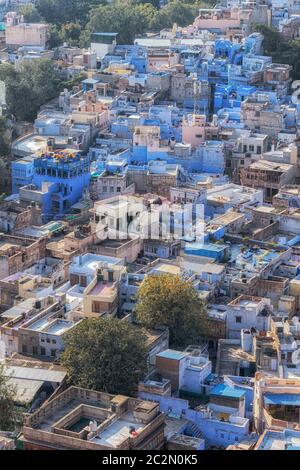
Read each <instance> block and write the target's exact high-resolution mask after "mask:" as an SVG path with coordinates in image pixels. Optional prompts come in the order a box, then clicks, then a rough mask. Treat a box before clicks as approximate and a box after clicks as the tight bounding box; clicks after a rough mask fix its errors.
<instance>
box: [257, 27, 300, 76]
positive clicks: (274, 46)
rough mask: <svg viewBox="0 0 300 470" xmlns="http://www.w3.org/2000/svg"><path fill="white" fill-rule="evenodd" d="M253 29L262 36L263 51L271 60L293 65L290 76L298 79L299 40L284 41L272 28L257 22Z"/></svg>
mask: <svg viewBox="0 0 300 470" xmlns="http://www.w3.org/2000/svg"><path fill="white" fill-rule="evenodd" d="M254 29H255V31H258V32H260V33H261V34H262V35H263V36H264V42H263V46H264V51H265V54H266V55H269V56H271V57H272V60H273V62H277V63H281V64H288V65H291V66H292V67H293V70H292V74H291V75H292V78H293V79H294V80H299V79H300V40H299V39H296V40H290V41H286V40H285V39H284V38H283V37H282V36H281V34H280V33H279V32H278V31H277V30H275V29H274V28H270V27H269V26H266V25H262V24H257V25H255V27H254Z"/></svg>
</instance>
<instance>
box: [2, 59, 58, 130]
mask: <svg viewBox="0 0 300 470" xmlns="http://www.w3.org/2000/svg"><path fill="white" fill-rule="evenodd" d="M0 80H3V81H4V83H5V85H6V102H7V106H8V110H9V112H10V113H11V114H12V115H14V116H15V117H16V118H17V119H18V120H26V121H32V120H33V119H34V118H35V117H36V113H37V111H38V110H39V108H40V106H41V105H42V104H44V103H46V102H47V101H49V100H51V99H53V98H54V97H55V96H56V95H57V93H58V92H59V90H60V87H61V84H62V83H61V80H60V79H59V77H58V74H57V71H56V69H55V67H54V64H53V62H52V61H51V60H48V59H39V60H35V61H32V62H27V63H26V62H25V63H24V64H22V65H21V66H20V68H18V70H16V69H15V68H14V67H13V66H12V65H9V64H1V65H0Z"/></svg>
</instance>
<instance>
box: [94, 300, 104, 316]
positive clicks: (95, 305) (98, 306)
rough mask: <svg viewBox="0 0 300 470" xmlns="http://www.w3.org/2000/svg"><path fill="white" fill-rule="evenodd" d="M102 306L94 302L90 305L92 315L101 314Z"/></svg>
mask: <svg viewBox="0 0 300 470" xmlns="http://www.w3.org/2000/svg"><path fill="white" fill-rule="evenodd" d="M101 307H102V304H101V302H97V301H94V302H93V305H92V311H93V312H94V313H101V312H102V308H101Z"/></svg>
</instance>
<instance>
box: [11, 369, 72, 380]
mask: <svg viewBox="0 0 300 470" xmlns="http://www.w3.org/2000/svg"><path fill="white" fill-rule="evenodd" d="M4 374H5V375H7V376H9V377H11V378H14V379H24V380H33V381H34V380H38V381H41V382H58V383H60V382H62V381H63V380H64V378H65V376H66V372H64V371H60V370H49V369H40V368H35V367H18V366H5V367H4Z"/></svg>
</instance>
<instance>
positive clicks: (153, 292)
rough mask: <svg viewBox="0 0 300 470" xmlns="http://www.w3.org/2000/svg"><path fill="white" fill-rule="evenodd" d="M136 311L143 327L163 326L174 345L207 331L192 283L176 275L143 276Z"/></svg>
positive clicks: (195, 338)
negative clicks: (167, 330)
mask: <svg viewBox="0 0 300 470" xmlns="http://www.w3.org/2000/svg"><path fill="white" fill-rule="evenodd" d="M136 315H137V319H138V321H139V322H141V323H142V324H143V325H144V326H145V327H147V328H156V327H158V326H167V327H168V328H169V332H170V344H171V345H172V346H175V347H183V346H187V345H188V344H192V343H197V342H198V341H199V339H200V337H201V336H203V335H206V334H208V332H209V328H208V317H207V314H206V309H205V307H204V304H203V302H202V301H200V300H199V296H198V293H197V291H196V290H195V289H194V287H193V286H192V284H191V283H190V282H187V281H184V280H182V279H181V278H180V276H173V275H169V274H165V275H160V276H147V277H146V278H145V280H144V282H143V283H142V285H141V287H140V289H139V292H138V303H137V307H136Z"/></svg>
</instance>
